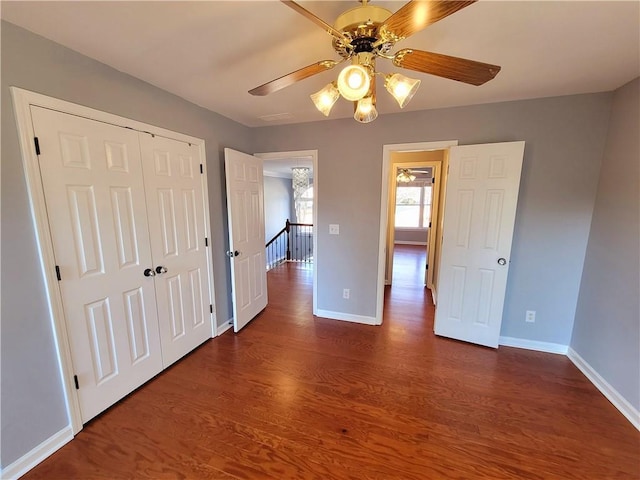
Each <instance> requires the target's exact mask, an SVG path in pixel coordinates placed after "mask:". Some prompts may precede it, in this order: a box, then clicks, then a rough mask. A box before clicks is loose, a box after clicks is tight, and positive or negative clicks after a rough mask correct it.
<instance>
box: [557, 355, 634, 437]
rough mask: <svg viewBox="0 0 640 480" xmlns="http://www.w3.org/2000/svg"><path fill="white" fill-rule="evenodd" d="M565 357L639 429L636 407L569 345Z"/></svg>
mask: <svg viewBox="0 0 640 480" xmlns="http://www.w3.org/2000/svg"><path fill="white" fill-rule="evenodd" d="M567 357H569V360H571V361H572V362H573V364H574V365H575V366H576V367H578V370H580V371H581V372H582V373H583V374H584V376H585V377H587V378H588V379H589V381H590V382H591V383H593V384H594V385H595V387H596V388H597V389H598V390H600V393H602V394H603V395H604V396H605V397H606V398H607V400H609V401H610V402H611V403H612V404H613V406H614V407H616V408H617V409H618V410H619V411H620V413H622V415H624V416H625V417H626V419H627V420H629V421H630V422H631V424H632V425H633V426H634V427H636V429H638V430H640V411H639V410H638V409H636V408H635V407H634V406H633V405H631V403H629V402H628V401H627V399H626V398H624V397H623V396H622V395H621V394H620V393H619V392H618V391H617V390H616V389H615V388H613V387H612V386H611V385H610V384H609V382H607V381H606V380H605V379H604V378H603V377H602V375H600V374H599V373H598V372H597V371H596V370H595V368H593V367H592V366H591V365H589V363H587V361H586V360H585V359H584V358H582V357H581V356H580V355H579V354H578V352H576V351H575V350H574V349H573V348H571V347H569V350H568V352H567Z"/></svg>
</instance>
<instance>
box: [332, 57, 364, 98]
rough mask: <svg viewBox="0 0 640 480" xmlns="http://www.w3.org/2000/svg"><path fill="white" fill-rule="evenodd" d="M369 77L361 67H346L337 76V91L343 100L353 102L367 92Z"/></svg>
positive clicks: (355, 65) (354, 65) (356, 65)
mask: <svg viewBox="0 0 640 480" xmlns="http://www.w3.org/2000/svg"><path fill="white" fill-rule="evenodd" d="M370 85H371V77H370V76H369V72H368V71H367V69H366V68H364V67H363V66H362V65H358V64H353V65H348V66H346V67H344V68H343V69H342V71H341V72H340V75H338V90H339V91H340V95H342V96H343V97H344V98H345V99H347V100H349V101H352V102H355V101H358V100H360V99H361V98H363V97H364V96H365V95H366V94H367V93H368V92H369V86H370Z"/></svg>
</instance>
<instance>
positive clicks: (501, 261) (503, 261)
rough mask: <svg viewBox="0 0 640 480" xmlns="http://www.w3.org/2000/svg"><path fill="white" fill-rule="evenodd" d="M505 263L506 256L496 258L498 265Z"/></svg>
mask: <svg viewBox="0 0 640 480" xmlns="http://www.w3.org/2000/svg"><path fill="white" fill-rule="evenodd" d="M506 264H507V259H506V258H499V259H498V265H506Z"/></svg>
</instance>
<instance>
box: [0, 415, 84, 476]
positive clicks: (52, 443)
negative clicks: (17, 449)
mask: <svg viewBox="0 0 640 480" xmlns="http://www.w3.org/2000/svg"><path fill="white" fill-rule="evenodd" d="M71 440H73V432H72V429H71V425H68V426H66V427H64V428H63V429H62V430H60V431H59V432H58V433H54V434H53V435H52V436H51V437H49V438H48V439H46V440H45V441H44V442H42V443H41V444H40V445H38V446H37V447H35V448H33V449H31V451H29V452H27V453H25V454H24V455H23V456H22V457H20V458H19V459H17V460H16V461H15V462H13V463H12V464H10V465H7V466H6V467H5V468H4V469H2V471H1V472H0V478H3V479H5V480H10V479H11V480H13V479H16V478H20V477H21V476H22V475H24V474H25V473H27V472H28V471H29V470H31V469H32V468H33V467H35V466H36V465H38V464H39V463H40V462H42V461H43V460H44V459H46V458H47V457H48V456H49V455H51V454H53V453H54V452H56V451H57V450H59V449H60V448H62V447H63V446H64V445H66V444H67V443H69V442H70V441H71Z"/></svg>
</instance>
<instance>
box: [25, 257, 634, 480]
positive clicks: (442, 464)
mask: <svg viewBox="0 0 640 480" xmlns="http://www.w3.org/2000/svg"><path fill="white" fill-rule="evenodd" d="M413 250H416V249H411V248H404V247H401V248H398V250H397V252H396V255H397V259H398V261H397V262H396V271H395V274H396V279H395V284H394V286H393V287H390V288H388V289H387V292H386V303H385V320H384V324H383V325H382V326H381V327H372V326H366V325H359V324H354V323H348V322H340V321H335V320H326V319H322V318H314V317H313V316H312V315H311V310H312V298H311V288H312V286H311V283H312V280H311V279H312V270H311V269H308V268H304V267H303V266H301V265H296V264H288V265H284V266H281V267H278V268H276V269H274V270H272V271H271V272H269V275H268V276H269V280H268V286H269V306H268V308H267V309H266V310H265V311H264V312H263V313H262V314H261V315H260V316H259V317H257V318H256V319H255V320H254V321H252V322H251V323H250V324H249V325H248V326H247V327H246V328H245V329H244V330H243V331H242V332H241V333H239V334H237V335H236V334H234V333H233V332H232V331H228V332H227V333H225V334H223V335H222V336H220V337H219V338H216V339H213V340H210V341H208V342H207V343H205V344H204V345H203V346H201V347H200V348H198V349H197V350H196V351H194V352H193V353H192V354H190V355H189V356H187V357H186V358H184V359H183V360H181V361H180V362H178V363H177V364H176V365H174V366H173V367H171V368H170V369H168V370H167V371H165V372H163V373H162V374H160V375H159V376H158V377H156V378H155V379H153V380H151V381H150V382H148V383H147V384H146V385H144V386H143V387H141V388H140V389H138V390H137V391H136V392H134V393H133V394H131V395H129V396H128V397H127V398H125V399H124V400H123V401H121V402H119V403H118V404H116V405H114V406H113V407H112V408H110V409H109V410H107V411H106V412H104V413H103V414H102V415H100V416H99V417H98V418H96V419H94V420H93V421H91V422H90V423H89V424H87V425H86V426H85V428H84V429H83V430H82V432H80V434H79V435H77V437H76V438H75V439H74V440H73V441H72V442H71V443H69V444H68V445H66V446H65V447H63V448H62V449H61V450H60V451H58V452H57V453H55V454H54V455H53V456H51V457H50V458H49V459H47V460H46V461H44V462H43V463H42V464H40V465H39V466H37V467H36V468H35V469H33V470H32V471H31V472H29V473H28V474H27V475H25V477H24V478H25V479H38V478H44V479H137V478H141V479H191V478H193V479H198V478H213V479H262V478H273V479H323V480H327V479H416V480H418V479H419V480H424V479H556V478H557V479H594V480H602V479H613V478H615V479H638V478H639V477H640V464H639V455H640V433H639V432H638V431H637V430H636V429H635V428H634V427H633V426H632V425H631V424H630V423H629V422H628V421H627V420H626V419H625V418H624V417H623V416H622V415H621V414H620V413H619V412H618V411H617V410H616V409H615V408H614V407H613V406H612V405H611V404H610V403H609V402H608V401H607V400H606V399H605V398H604V397H603V396H602V395H601V394H600V393H599V392H598V391H597V390H596V388H595V387H594V386H593V385H591V383H589V381H588V380H587V379H586V378H585V377H584V376H583V375H582V374H581V373H580V372H579V371H578V370H577V368H576V367H575V366H574V365H573V364H572V363H571V362H570V361H569V360H568V359H567V358H566V357H564V356H561V355H553V354H544V353H539V352H532V351H527V350H521V349H515V348H506V347H501V348H500V349H498V350H492V349H487V348H483V347H477V346H474V345H468V344H465V343H461V342H456V341H452V340H447V339H443V338H437V337H435V336H434V334H433V315H434V308H433V304H432V302H431V300H430V298H431V296H430V294H429V293H428V291H427V290H426V289H425V288H424V285H423V284H422V283H421V278H422V276H423V275H424V263H423V260H420V259H416V252H414V253H411V252H412V251H413ZM417 255H418V256H419V255H420V253H417ZM420 262H422V263H420ZM420 265H421V266H420ZM412 279H413V280H417V281H416V282H414V281H413V280H412ZM43 401H46V400H44V399H43Z"/></svg>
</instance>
